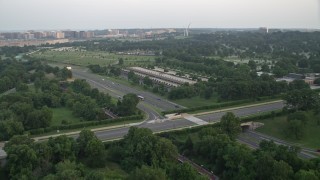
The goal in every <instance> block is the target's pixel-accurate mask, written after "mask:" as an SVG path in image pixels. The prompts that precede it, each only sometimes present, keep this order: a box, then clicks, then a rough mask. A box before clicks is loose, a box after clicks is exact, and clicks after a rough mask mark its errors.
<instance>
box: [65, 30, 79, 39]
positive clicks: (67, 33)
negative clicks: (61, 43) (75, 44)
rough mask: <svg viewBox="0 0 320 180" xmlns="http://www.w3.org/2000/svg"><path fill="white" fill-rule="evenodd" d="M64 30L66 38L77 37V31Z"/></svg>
mask: <svg viewBox="0 0 320 180" xmlns="http://www.w3.org/2000/svg"><path fill="white" fill-rule="evenodd" d="M63 32H64V37H65V38H71V39H74V38H77V31H63Z"/></svg>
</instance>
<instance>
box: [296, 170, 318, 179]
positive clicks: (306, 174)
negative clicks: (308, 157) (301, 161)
mask: <svg viewBox="0 0 320 180" xmlns="http://www.w3.org/2000/svg"><path fill="white" fill-rule="evenodd" d="M294 177H295V179H296V180H317V179H319V177H318V176H317V175H316V172H315V171H314V170H308V171H307V170H303V169H301V170H299V171H298V172H297V173H296V174H295V176H294Z"/></svg>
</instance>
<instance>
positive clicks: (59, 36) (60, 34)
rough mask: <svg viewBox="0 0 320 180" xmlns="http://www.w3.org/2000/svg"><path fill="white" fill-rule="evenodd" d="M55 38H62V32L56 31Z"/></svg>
mask: <svg viewBox="0 0 320 180" xmlns="http://www.w3.org/2000/svg"><path fill="white" fill-rule="evenodd" d="M56 38H57V39H63V38H64V33H63V32H56Z"/></svg>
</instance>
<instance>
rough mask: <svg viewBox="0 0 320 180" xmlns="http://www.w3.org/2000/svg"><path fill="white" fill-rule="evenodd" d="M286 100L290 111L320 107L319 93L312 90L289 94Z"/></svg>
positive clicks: (295, 91)
mask: <svg viewBox="0 0 320 180" xmlns="http://www.w3.org/2000/svg"><path fill="white" fill-rule="evenodd" d="M284 100H285V101H286V107H287V108H288V109H294V110H309V109H313V108H316V107H317V106H318V105H319V103H320V96H319V94H318V93H317V92H315V91H312V90H310V89H302V90H293V91H290V92H288V93H287V94H286V95H285V97H284Z"/></svg>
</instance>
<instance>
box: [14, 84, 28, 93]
mask: <svg viewBox="0 0 320 180" xmlns="http://www.w3.org/2000/svg"><path fill="white" fill-rule="evenodd" d="M16 90H17V92H26V91H28V90H29V86H28V85H27V84H25V83H19V84H17V86H16Z"/></svg>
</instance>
